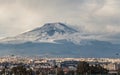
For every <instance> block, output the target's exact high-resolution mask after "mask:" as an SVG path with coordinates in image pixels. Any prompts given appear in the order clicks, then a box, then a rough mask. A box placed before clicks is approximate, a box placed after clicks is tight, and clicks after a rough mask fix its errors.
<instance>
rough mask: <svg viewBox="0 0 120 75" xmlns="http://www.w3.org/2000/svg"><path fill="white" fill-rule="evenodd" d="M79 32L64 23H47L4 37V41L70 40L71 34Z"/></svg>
mask: <svg viewBox="0 0 120 75" xmlns="http://www.w3.org/2000/svg"><path fill="white" fill-rule="evenodd" d="M76 33H78V31H77V30H75V29H73V28H71V27H68V26H67V25H65V24H63V23H60V22H58V23H47V24H45V25H43V26H42V27H38V28H36V29H34V30H31V31H28V32H25V33H23V34H20V35H17V36H15V37H8V38H5V39H2V40H1V41H2V42H4V43H23V42H28V41H29V42H51V43H53V42H54V41H55V40H63V39H64V40H70V39H71V38H72V37H71V35H73V34H76Z"/></svg>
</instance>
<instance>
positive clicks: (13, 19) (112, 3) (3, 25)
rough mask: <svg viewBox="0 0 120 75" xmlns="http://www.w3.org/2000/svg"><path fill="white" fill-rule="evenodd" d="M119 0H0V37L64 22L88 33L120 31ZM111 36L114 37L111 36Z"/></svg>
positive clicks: (115, 32)
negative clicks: (45, 24) (46, 24)
mask: <svg viewBox="0 0 120 75" xmlns="http://www.w3.org/2000/svg"><path fill="white" fill-rule="evenodd" d="M119 8H120V0H0V37H9V36H14V35H17V34H20V33H22V32H25V31H28V30H31V29H34V28H36V27H39V26H42V25H43V24H44V23H48V22H64V23H68V24H71V25H73V26H77V27H83V28H84V31H85V32H87V33H91V34H100V35H106V34H110V35H114V37H115V34H119V33H120V21H119V20H120V10H119ZM112 39H114V38H112Z"/></svg>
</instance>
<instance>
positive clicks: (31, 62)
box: [0, 56, 120, 75]
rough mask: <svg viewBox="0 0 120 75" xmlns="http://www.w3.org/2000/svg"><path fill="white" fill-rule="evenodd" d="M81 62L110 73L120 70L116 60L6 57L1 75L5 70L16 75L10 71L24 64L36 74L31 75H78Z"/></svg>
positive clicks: (119, 63) (0, 65) (0, 67)
mask: <svg viewBox="0 0 120 75" xmlns="http://www.w3.org/2000/svg"><path fill="white" fill-rule="evenodd" d="M80 61H85V62H88V63H89V64H90V65H96V64H99V65H101V66H102V67H103V68H105V69H107V70H109V73H117V70H118V69H119V68H120V59H116V58H40V57H18V56H6V57H1V58H0V74H1V75H2V71H3V69H7V70H6V72H5V73H6V75H14V74H10V73H9V71H11V69H12V68H13V67H16V66H18V65H20V64H22V65H24V66H25V67H26V69H27V70H30V69H31V70H32V71H33V72H34V73H33V74H31V75H56V73H57V72H58V70H59V71H60V73H62V72H63V73H64V74H66V75H67V73H69V72H71V73H73V74H71V75H76V70H77V65H78V63H79V62H80ZM56 69H57V71H56ZM37 73H38V74H37ZM43 73H44V74H43ZM68 75H69V74H68Z"/></svg>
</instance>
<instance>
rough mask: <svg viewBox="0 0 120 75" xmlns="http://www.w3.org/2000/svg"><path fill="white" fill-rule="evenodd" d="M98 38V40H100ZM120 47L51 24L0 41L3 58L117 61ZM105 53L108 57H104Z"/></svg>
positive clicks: (61, 24)
mask: <svg viewBox="0 0 120 75" xmlns="http://www.w3.org/2000/svg"><path fill="white" fill-rule="evenodd" d="M96 37H97V36H96ZM119 49H120V44H112V43H111V42H108V41H100V40H97V39H93V37H92V35H86V34H84V33H83V32H82V31H77V30H76V29H74V28H71V27H68V25H66V24H63V23H47V24H45V25H43V26H42V27H38V28H36V29H33V30H31V31H28V32H25V33H22V34H20V35H17V36H15V37H8V38H5V39H1V40H0V51H1V52H0V56H3V55H11V54H16V55H25V56H27V55H30V56H31V55H33V56H34V55H43V56H46V54H47V56H53V57H55V56H62V57H68V56H70V57H116V55H115V54H116V53H120V50H119ZM103 52H104V53H103Z"/></svg>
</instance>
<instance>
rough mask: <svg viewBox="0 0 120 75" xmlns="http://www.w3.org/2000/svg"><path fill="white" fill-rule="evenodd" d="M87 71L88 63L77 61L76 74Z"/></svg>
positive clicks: (83, 73) (83, 74) (79, 74)
mask: <svg viewBox="0 0 120 75" xmlns="http://www.w3.org/2000/svg"><path fill="white" fill-rule="evenodd" d="M88 71H89V63H87V62H79V64H78V66H77V74H78V75H81V74H82V75H85V74H87V73H88Z"/></svg>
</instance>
